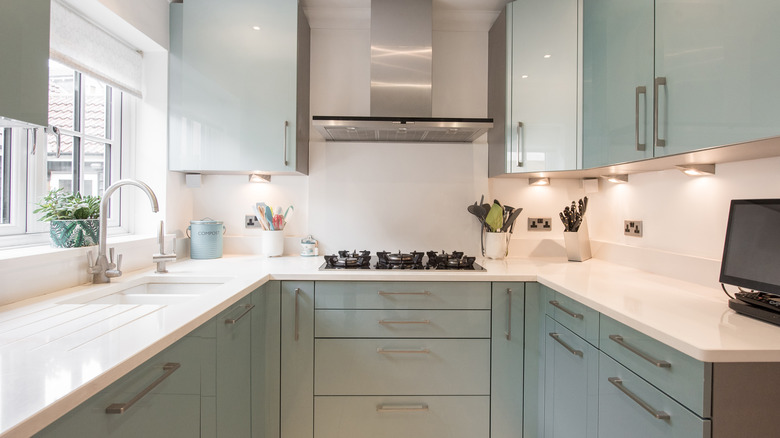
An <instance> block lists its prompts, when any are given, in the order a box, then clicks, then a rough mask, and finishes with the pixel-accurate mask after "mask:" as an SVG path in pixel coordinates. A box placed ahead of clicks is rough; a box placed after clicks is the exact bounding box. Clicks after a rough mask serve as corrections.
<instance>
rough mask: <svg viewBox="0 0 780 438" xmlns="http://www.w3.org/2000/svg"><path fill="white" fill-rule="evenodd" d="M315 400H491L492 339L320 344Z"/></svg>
mask: <svg viewBox="0 0 780 438" xmlns="http://www.w3.org/2000/svg"><path fill="white" fill-rule="evenodd" d="M314 394H315V395H488V394H490V340H489V339H316V340H315V341H314Z"/></svg>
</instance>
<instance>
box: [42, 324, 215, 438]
mask: <svg viewBox="0 0 780 438" xmlns="http://www.w3.org/2000/svg"><path fill="white" fill-rule="evenodd" d="M204 355H205V356H208V357H212V358H213V352H211V354H209V350H208V349H205V350H204V348H203V340H202V339H201V338H198V337H190V336H188V337H184V338H183V339H181V340H179V341H178V342H176V343H175V344H173V345H172V346H170V347H168V348H167V349H166V350H164V351H162V352H161V353H159V354H157V355H156V356H154V357H153V358H151V359H149V360H148V361H146V362H144V363H143V364H142V365H140V366H139V367H137V368H136V369H134V370H133V371H131V372H130V373H128V374H127V375H125V376H124V377H122V378H120V379H119V380H117V381H116V382H114V383H113V384H111V385H110V386H109V387H107V388H106V389H104V390H102V391H100V392H99V393H98V394H96V395H95V396H93V397H91V398H90V399H89V400H87V401H86V402H84V403H82V404H81V405H79V406H78V407H76V408H75V409H74V410H72V411H71V412H69V413H68V414H66V415H64V416H63V417H61V418H60V419H59V420H57V421H56V422H54V423H52V424H51V425H49V426H48V427H47V428H46V429H44V430H42V431H41V432H40V433H38V434H37V435H35V436H36V437H39V438H43V437H52V438H54V437H58V438H59V437H79V438H106V437H112V438H114V437H127V438H132V437H139V436H147V437H151V436H165V437H181V438H191V437H197V436H200V434H201V422H200V416H201V364H202V360H203V358H204ZM154 383H158V384H157V385H156V386H155V385H154ZM150 387H152V389H151V391H150V392H149V393H147V394H146V395H144V396H143V397H141V398H140V399H138V401H137V402H135V403H134V404H132V406H130V407H129V408H126V410H125V411H124V412H123V413H107V412H106V409H107V408H108V407H109V406H111V405H114V404H116V403H128V402H129V401H131V400H132V399H133V398H134V397H136V396H137V395H138V394H140V393H142V392H143V391H144V390H145V389H147V388H150Z"/></svg>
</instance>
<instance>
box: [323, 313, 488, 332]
mask: <svg viewBox="0 0 780 438" xmlns="http://www.w3.org/2000/svg"><path fill="white" fill-rule="evenodd" d="M314 336H316V337H318V338H490V311H489V310H317V311H315V312H314Z"/></svg>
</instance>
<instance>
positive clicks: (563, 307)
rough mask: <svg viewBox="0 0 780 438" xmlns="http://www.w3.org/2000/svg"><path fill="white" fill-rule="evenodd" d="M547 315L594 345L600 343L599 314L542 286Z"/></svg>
mask: <svg viewBox="0 0 780 438" xmlns="http://www.w3.org/2000/svg"><path fill="white" fill-rule="evenodd" d="M542 289H543V291H544V297H545V308H546V313H547V314H548V315H550V316H551V317H553V319H555V320H556V321H558V322H560V323H561V324H563V325H564V326H565V327H566V328H568V329H569V330H571V331H573V332H574V333H576V334H577V335H579V336H580V337H581V338H583V339H585V340H586V341H588V342H590V343H591V344H593V345H598V341H599V312H597V311H595V310H593V309H591V308H590V307H588V306H586V305H584V304H582V303H580V302H579V301H576V300H573V299H571V298H569V297H567V296H566V295H564V294H562V293H560V292H555V291H553V290H552V289H550V288H548V287H547V286H542Z"/></svg>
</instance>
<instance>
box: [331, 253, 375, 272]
mask: <svg viewBox="0 0 780 438" xmlns="http://www.w3.org/2000/svg"><path fill="white" fill-rule="evenodd" d="M321 269H371V251H360V252H357V251H352V253H351V254H350V252H349V251H339V252H338V255H326V256H325V265H324V266H323V267H322V268H321Z"/></svg>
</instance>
